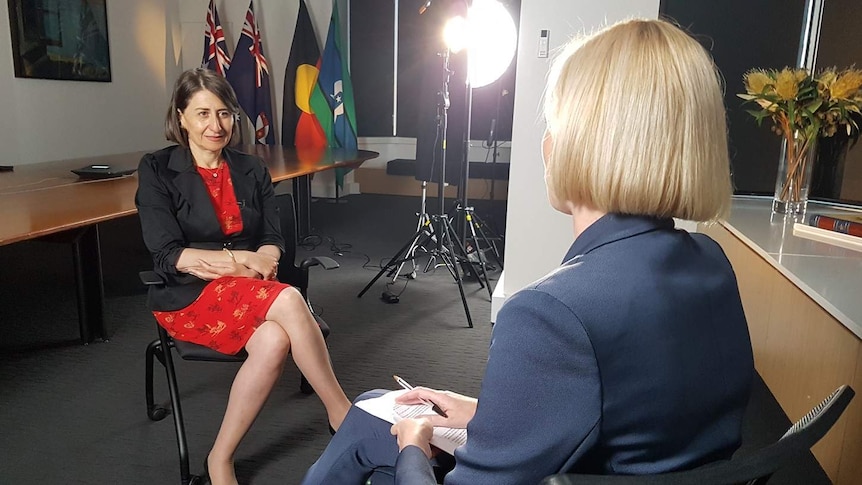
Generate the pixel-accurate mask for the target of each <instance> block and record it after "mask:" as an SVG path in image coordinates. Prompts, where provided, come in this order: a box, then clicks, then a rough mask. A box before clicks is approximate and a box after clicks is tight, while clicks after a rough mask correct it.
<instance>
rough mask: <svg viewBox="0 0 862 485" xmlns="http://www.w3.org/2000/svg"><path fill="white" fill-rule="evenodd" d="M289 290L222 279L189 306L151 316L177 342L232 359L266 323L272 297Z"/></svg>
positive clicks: (251, 281)
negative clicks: (201, 346)
mask: <svg viewBox="0 0 862 485" xmlns="http://www.w3.org/2000/svg"><path fill="white" fill-rule="evenodd" d="M289 287H290V285H288V284H285V283H279V282H278V281H264V280H259V279H255V278H245V277H236V276H223V277H221V278H219V279H217V280H214V281H211V282H209V284H207V286H206V287H204V290H203V292H201V294H200V296H199V297H198V298H197V299H196V300H195V301H194V302H192V304H191V305H189V306H187V307H185V308H183V309H181V310H177V311H173V312H156V311H154V312H153V315H155V317H156V320H157V321H158V322H159V325H161V326H162V327H164V329H165V330H167V331H168V334H169V335H170V336H171V337H173V338H175V339H177V340H182V341H185V342H191V343H194V344H198V345H203V346H205V347H209V348H211V349H213V350H216V351H218V352H221V353H223V354H230V355H234V354H236V353H237V352H239V351H240V350H242V348H243V347H245V344H246V342H248V339H249V338H250V337H251V334H252V333H254V331H255V330H257V327H259V326H260V324H262V323H263V322H264V321H265V320H266V313H267V312H268V311H269V307H270V306H272V302H273V301H275V297H276V296H278V294H279V293H281V291H282V290H284V289H285V288H289Z"/></svg>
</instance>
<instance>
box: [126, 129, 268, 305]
mask: <svg viewBox="0 0 862 485" xmlns="http://www.w3.org/2000/svg"><path fill="white" fill-rule="evenodd" d="M224 157H225V160H226V162H227V164H228V168H229V170H230V176H231V180H232V181H233V187H234V192H235V193H236V200H237V202H238V203H239V206H240V215H241V217H242V225H243V229H242V231H241V232H240V233H238V234H234V235H231V236H225V235H224V234H223V233H222V230H221V226H220V225H219V222H218V218H217V216H216V213H215V209H214V208H213V205H212V201H211V200H210V198H209V193H208V192H207V189H206V186H205V185H204V182H203V180H202V179H201V176H200V174H198V172H197V169H196V168H195V164H194V162H193V161H192V155H191V151H190V150H189V149H188V148H184V147H180V146H171V147H168V148H164V149H162V150H159V151H157V152H155V153H148V154H146V155H144V157H143V158H142V159H141V163H140V164H139V165H138V191H137V193H136V194H135V205H136V206H137V208H138V215H139V216H140V219H141V229H142V231H143V236H144V243H145V244H146V245H147V248H148V249H149V250H150V253H151V254H152V256H153V264H154V270H155V272H156V273H158V274H159V275H160V276H161V277H162V278H163V279H164V280H165V286H163V287H150V292H149V297H148V304H149V306H150V309H152V310H159V311H172V310H179V309H182V308H185V307H186V306H188V305H189V304H190V303H191V302H193V301H194V300H195V299H196V298H197V297H198V296H199V295H200V293H201V291H202V290H203V288H204V286H206V284H207V283H208V282H207V281H204V280H202V279H200V278H198V277H196V276H193V275H190V274H187V273H179V272H177V267H176V264H177V260H178V259H179V257H180V253H181V252H182V250H183V249H185V248H198V249H221V248H223V247H227V248H229V249H245V250H252V251H253V250H256V249H257V248H259V247H261V246H264V245H268V244H271V245H274V246H278V248H279V249H281V251H282V252H284V238H283V237H282V235H281V223H280V219H279V213H278V207H277V205H276V201H275V192H274V190H273V186H272V178H271V177H270V175H269V171H267V169H266V166H265V165H264V163H263V161H262V160H261V159H260V158H257V157H255V156H252V155H248V154H245V153H241V152H238V151H236V150H233V149H230V148H225V150H224Z"/></svg>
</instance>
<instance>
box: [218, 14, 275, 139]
mask: <svg viewBox="0 0 862 485" xmlns="http://www.w3.org/2000/svg"><path fill="white" fill-rule="evenodd" d="M225 77H226V78H227V80H228V82H229V83H230V85H231V86H233V90H234V91H235V92H236V98H237V100H238V101H239V105H240V106H242V110H243V111H245V114H246V116H248V118H249V120H251V123H252V125H254V142H255V143H257V144H260V145H274V144H275V133H273V130H272V120H273V117H272V96H271V95H270V91H269V65H268V64H267V62H266V57H264V55H263V42H261V40H260V31H259V30H258V29H257V24H256V23H255V20H254V3H253V2H249V4H248V12H246V14H245V23H244V24H243V26H242V35H240V36H239V42H237V44H236V49H235V50H234V53H233V61H232V62H231V65H230V69H228V71H227V76H225Z"/></svg>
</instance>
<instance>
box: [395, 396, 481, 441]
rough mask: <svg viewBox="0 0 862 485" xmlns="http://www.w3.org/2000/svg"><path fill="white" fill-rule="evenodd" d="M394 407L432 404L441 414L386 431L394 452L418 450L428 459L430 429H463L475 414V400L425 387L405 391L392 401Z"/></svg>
mask: <svg viewBox="0 0 862 485" xmlns="http://www.w3.org/2000/svg"><path fill="white" fill-rule="evenodd" d="M395 402H396V403H398V404H427V403H432V404H436V405H437V406H438V407H439V408H440V409H442V410H443V413H444V414H445V415H446V416H445V417H444V416H441V415H439V414H436V413H435V414H428V415H424V416H420V417H418V418H406V419H402V420H401V421H399V422H397V423H395V424H393V425H392V428H391V429H390V432H391V433H392V434H393V435H395V436H396V437H397V438H398V449H399V450H403V449H404V448H406V447H407V446H410V445H414V446H417V447H419V449H421V450H422V451H423V452H424V453H425V454H426V455H427V456H428V457H429V458H430V457H431V456H432V452H431V444H430V442H431V435H432V433H433V429H434V427H444V428H466V427H467V423H469V422H470V420H471V419H473V416H474V415H475V414H476V406H477V404H478V400H477V399H475V398H472V397H469V396H463V395H461V394H457V393H454V392H452V391H437V390H434V389H428V388H425V387H417V388H414V389H413V390H410V391H407V392H405V393H404V394H402V395H401V396H398V397H397V398H396V399H395Z"/></svg>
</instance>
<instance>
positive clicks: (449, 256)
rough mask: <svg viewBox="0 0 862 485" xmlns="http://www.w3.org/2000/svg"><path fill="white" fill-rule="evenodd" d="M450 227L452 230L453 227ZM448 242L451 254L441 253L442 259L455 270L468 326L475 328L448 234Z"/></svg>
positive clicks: (454, 274) (453, 272)
mask: <svg viewBox="0 0 862 485" xmlns="http://www.w3.org/2000/svg"><path fill="white" fill-rule="evenodd" d="M448 227H449V228H450V229H451V226H448ZM446 240H447V241H448V244H447V246H448V248H449V252H448V253H446V252H441V253H440V257H441V258H442V259H443V261H444V262H445V263H446V266H448V267H450V268H451V269H452V270H453V271H452V274H453V276H454V278H455V282H456V283H458V292H459V293H461V303H463V304H464V314H466V315H467V326H468V327H470V328H473V317H472V316H470V307H469V306H467V295H465V294H464V285H463V284H462V283H461V275H459V274H458V269H457V268H455V259H454V257H453V256H454V255H453V253H452V250H453V248H452V239H451V238H450V237H449V236H448V232H447V236H446Z"/></svg>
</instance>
